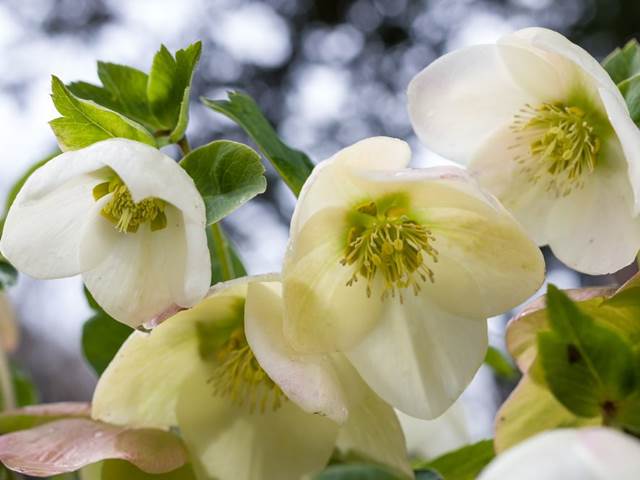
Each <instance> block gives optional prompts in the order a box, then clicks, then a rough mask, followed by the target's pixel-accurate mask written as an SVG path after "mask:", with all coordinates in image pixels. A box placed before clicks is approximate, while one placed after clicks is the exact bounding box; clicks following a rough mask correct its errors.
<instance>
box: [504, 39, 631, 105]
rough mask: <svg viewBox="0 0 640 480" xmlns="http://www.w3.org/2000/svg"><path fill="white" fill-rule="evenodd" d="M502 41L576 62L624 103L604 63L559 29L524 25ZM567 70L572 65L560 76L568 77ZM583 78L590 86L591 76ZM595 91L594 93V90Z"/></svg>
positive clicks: (553, 59)
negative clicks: (559, 31) (557, 30)
mask: <svg viewBox="0 0 640 480" xmlns="http://www.w3.org/2000/svg"><path fill="white" fill-rule="evenodd" d="M500 43H501V44H511V45H518V46H520V47H526V46H528V47H529V48H533V49H535V50H537V51H538V52H540V53H543V52H544V53H546V54H547V55H546V57H547V58H548V59H549V60H550V62H551V63H554V64H556V65H558V64H559V63H561V62H563V61H565V62H566V61H570V62H572V63H573V65H576V66H578V67H579V68H580V70H581V71H582V72H584V73H585V74H587V75H589V76H590V77H591V79H593V80H595V81H596V82H597V83H598V84H599V85H600V86H602V87H604V88H606V89H607V90H609V91H610V92H612V93H613V94H614V95H616V96H618V97H619V99H620V100H622V101H623V102H624V100H623V99H622V94H621V93H620V91H619V90H618V88H617V87H616V85H615V83H614V82H613V80H611V77H610V76H609V74H608V73H607V72H606V70H605V69H604V68H603V67H602V65H600V63H599V62H598V61H597V60H596V59H595V58H593V56H591V55H590V54H589V52H587V51H586V50H584V49H583V48H581V47H579V46H578V45H576V44H575V43H573V42H571V41H570V40H569V39H568V38H566V37H565V36H564V35H561V34H560V33H558V32H555V31H553V30H549V29H547V28H539V27H531V28H524V29H522V30H518V31H517V32H514V33H512V34H510V35H505V36H504V37H503V38H501V39H500ZM549 54H550V55H549ZM558 67H560V65H558ZM568 71H569V68H566V69H565V72H564V75H561V76H560V77H566V76H568V75H567V73H568ZM583 80H586V81H583V82H582V87H583V88H584V87H587V86H588V83H590V82H589V79H585V78H584V76H583ZM593 93H595V91H594V92H593Z"/></svg>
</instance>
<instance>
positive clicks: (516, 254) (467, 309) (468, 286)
mask: <svg viewBox="0 0 640 480" xmlns="http://www.w3.org/2000/svg"><path fill="white" fill-rule="evenodd" d="M422 214H423V215H424V218H425V221H426V224H427V225H428V227H429V229H430V231H431V232H432V233H433V236H434V237H435V241H434V247H435V248H436V249H437V250H438V261H437V263H429V261H428V260H427V263H428V264H429V266H430V268H431V269H432V270H433V274H434V281H433V283H431V284H429V283H427V284H426V285H425V286H424V293H425V294H426V295H428V296H429V297H430V298H431V300H432V301H434V302H436V303H438V304H439V305H441V306H442V307H443V308H444V309H446V310H448V311H449V312H451V313H455V314H458V315H462V316H471V317H474V318H487V317H492V316H495V315H499V314H502V313H504V312H506V311H508V310H510V309H511V308H513V307H515V306H517V305H519V304H520V303H522V302H524V301H525V300H527V299H528V298H529V297H530V296H531V295H532V294H533V293H535V292H536V290H537V289H538V288H539V287H540V285H542V282H543V281H544V272H545V266H544V259H543V257H542V253H541V252H540V250H539V249H538V248H537V247H536V245H535V244H534V243H533V242H532V241H531V240H530V239H529V238H528V237H527V236H526V234H525V233H524V231H523V230H522V229H521V227H520V226H519V225H518V224H517V223H516V222H515V221H514V220H513V219H511V218H510V217H507V216H506V215H500V216H499V215H495V216H485V215H482V214H480V213H476V212H473V211H469V210H462V209H457V208H429V209H423V210H422ZM461 298H464V299H465V301H464V302H460V299H461Z"/></svg>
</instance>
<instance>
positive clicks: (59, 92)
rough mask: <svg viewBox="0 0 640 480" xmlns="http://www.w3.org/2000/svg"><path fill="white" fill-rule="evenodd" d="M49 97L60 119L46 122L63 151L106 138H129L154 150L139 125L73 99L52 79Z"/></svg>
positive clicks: (81, 100)
mask: <svg viewBox="0 0 640 480" xmlns="http://www.w3.org/2000/svg"><path fill="white" fill-rule="evenodd" d="M51 90H52V94H51V97H52V99H53V103H54V105H55V106H56V109H57V110H58V112H59V113H60V114H61V115H62V117H60V118H56V119H54V120H52V121H51V122H49V124H50V125H51V128H52V129H53V133H55V135H56V137H57V139H58V144H59V145H60V148H61V149H62V150H77V149H79V148H83V147H87V146H89V145H91V144H93V143H95V142H99V141H101V140H106V139H109V138H115V137H119V138H129V139H131V140H136V141H138V142H142V143H146V144H148V145H152V146H155V145H156V142H155V139H154V138H153V136H151V134H150V133H149V132H148V131H147V130H145V128H144V127H143V126H142V125H139V124H138V123H136V122H134V121H133V120H129V119H128V118H126V117H125V116H123V115H121V114H119V113H117V112H114V111H113V110H109V109H108V108H105V107H103V106H100V105H98V104H96V103H93V102H91V101H89V100H83V99H80V98H77V97H75V96H74V95H73V94H72V93H71V92H70V91H69V90H68V89H67V87H65V86H64V84H63V83H62V82H61V81H60V79H59V78H57V77H55V76H54V77H52V81H51Z"/></svg>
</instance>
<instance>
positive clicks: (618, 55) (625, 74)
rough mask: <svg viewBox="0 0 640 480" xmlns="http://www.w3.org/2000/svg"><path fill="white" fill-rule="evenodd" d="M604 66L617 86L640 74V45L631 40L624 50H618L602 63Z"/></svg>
mask: <svg viewBox="0 0 640 480" xmlns="http://www.w3.org/2000/svg"><path fill="white" fill-rule="evenodd" d="M602 66H603V67H604V69H605V70H606V71H607V73H609V76H610V77H611V78H612V79H613V81H614V82H615V83H616V84H619V83H620V82H622V81H624V80H626V79H628V78H630V77H632V76H634V75H636V74H637V73H640V45H639V44H638V41H637V40H635V39H633V40H630V41H629V42H628V43H627V44H626V45H625V46H624V47H623V48H616V49H615V50H614V51H613V52H611V53H610V54H609V55H608V56H607V58H605V59H604V60H603V62H602Z"/></svg>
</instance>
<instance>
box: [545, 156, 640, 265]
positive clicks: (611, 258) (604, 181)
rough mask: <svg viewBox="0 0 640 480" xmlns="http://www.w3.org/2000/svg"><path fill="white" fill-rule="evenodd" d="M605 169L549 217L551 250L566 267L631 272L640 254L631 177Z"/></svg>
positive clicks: (638, 224)
mask: <svg viewBox="0 0 640 480" xmlns="http://www.w3.org/2000/svg"><path fill="white" fill-rule="evenodd" d="M607 167H608V166H607V165H603V166H602V167H601V168H600V170H599V171H598V172H597V175H595V174H594V175H591V176H589V177H588V178H587V179H586V181H585V185H584V187H583V188H582V189H579V190H574V191H573V192H572V193H571V194H570V195H568V196H566V197H564V198H562V199H561V200H559V201H558V204H557V205H556V207H555V208H554V209H553V211H552V212H551V215H550V217H549V246H550V247H551V250H553V253H554V254H555V255H556V256H557V257H558V258H559V259H560V260H561V261H562V262H563V263H565V264H566V265H568V266H569V267H571V268H573V269H574V270H578V271H579V272H583V273H587V274H591V275H600V274H605V273H613V272H616V271H618V270H620V269H621V268H624V267H626V266H627V265H629V264H630V263H631V262H633V260H634V259H635V257H636V254H637V253H638V250H639V249H640V219H638V217H635V216H634V215H633V192H632V190H631V186H630V184H629V180H628V178H627V175H626V172H625V171H624V170H623V169H620V168H617V167H612V168H609V169H607Z"/></svg>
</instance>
